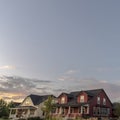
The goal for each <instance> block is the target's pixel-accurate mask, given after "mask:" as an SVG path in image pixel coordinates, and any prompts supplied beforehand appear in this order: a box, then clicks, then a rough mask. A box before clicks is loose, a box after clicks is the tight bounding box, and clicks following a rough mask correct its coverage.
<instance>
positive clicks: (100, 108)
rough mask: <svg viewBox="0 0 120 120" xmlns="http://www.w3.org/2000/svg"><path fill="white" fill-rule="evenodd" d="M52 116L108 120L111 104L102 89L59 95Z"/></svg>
mask: <svg viewBox="0 0 120 120" xmlns="http://www.w3.org/2000/svg"><path fill="white" fill-rule="evenodd" d="M53 116H55V117H59V116H61V117H63V118H65V119H74V118H79V117H83V118H85V117H88V118H94V119H101V118H104V119H108V118H110V117H111V116H112V103H111V101H110V99H109V98H108V96H107V95H106V93H105V91H104V90H103V89H95V90H85V91H76V92H71V93H69V94H68V93H61V94H60V95H59V96H58V103H57V104H56V111H55V113H53Z"/></svg>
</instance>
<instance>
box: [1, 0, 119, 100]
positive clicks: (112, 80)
mask: <svg viewBox="0 0 120 120" xmlns="http://www.w3.org/2000/svg"><path fill="white" fill-rule="evenodd" d="M119 6H120V1H119V0H115V1H113V0H99V1H97V0H89V1H87V0H25V1H21V0H17V1H16V0H0V98H3V99H5V100H9V101H10V100H14V101H22V100H23V99H24V98H25V97H26V96H27V95H29V94H39V95H43V94H54V95H56V96H58V95H59V94H60V93H61V92H68V93H69V92H71V91H79V90H89V89H100V88H103V89H104V90H105V92H106V93H107V95H108V96H109V98H110V100H111V101H112V102H114V101H120V92H119V91H120V74H119V73H120V55H119V51H120V14H119V12H120V7H119Z"/></svg>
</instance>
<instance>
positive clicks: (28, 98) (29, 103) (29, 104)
mask: <svg viewBox="0 0 120 120" xmlns="http://www.w3.org/2000/svg"><path fill="white" fill-rule="evenodd" d="M20 106H34V104H33V102H32V100H31V98H30V97H26V98H25V99H24V100H23V102H22V103H21V105H20Z"/></svg>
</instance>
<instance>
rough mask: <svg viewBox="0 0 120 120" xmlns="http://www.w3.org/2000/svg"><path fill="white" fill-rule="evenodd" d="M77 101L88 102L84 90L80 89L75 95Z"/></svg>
mask: <svg viewBox="0 0 120 120" xmlns="http://www.w3.org/2000/svg"><path fill="white" fill-rule="evenodd" d="M77 102H78V103H86V102H88V95H87V93H86V92H84V91H81V92H80V93H79V94H78V96H77Z"/></svg>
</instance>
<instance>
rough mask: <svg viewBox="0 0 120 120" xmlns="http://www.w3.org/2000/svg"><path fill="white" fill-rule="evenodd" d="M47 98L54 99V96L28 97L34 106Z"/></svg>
mask: <svg viewBox="0 0 120 120" xmlns="http://www.w3.org/2000/svg"><path fill="white" fill-rule="evenodd" d="M49 96H52V97H54V98H55V96H53V95H43V96H40V95H33V94H31V95H29V96H28V97H30V98H31V100H32V102H33V104H34V105H39V104H40V103H42V102H44V101H45V100H47V99H48V97H49Z"/></svg>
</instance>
